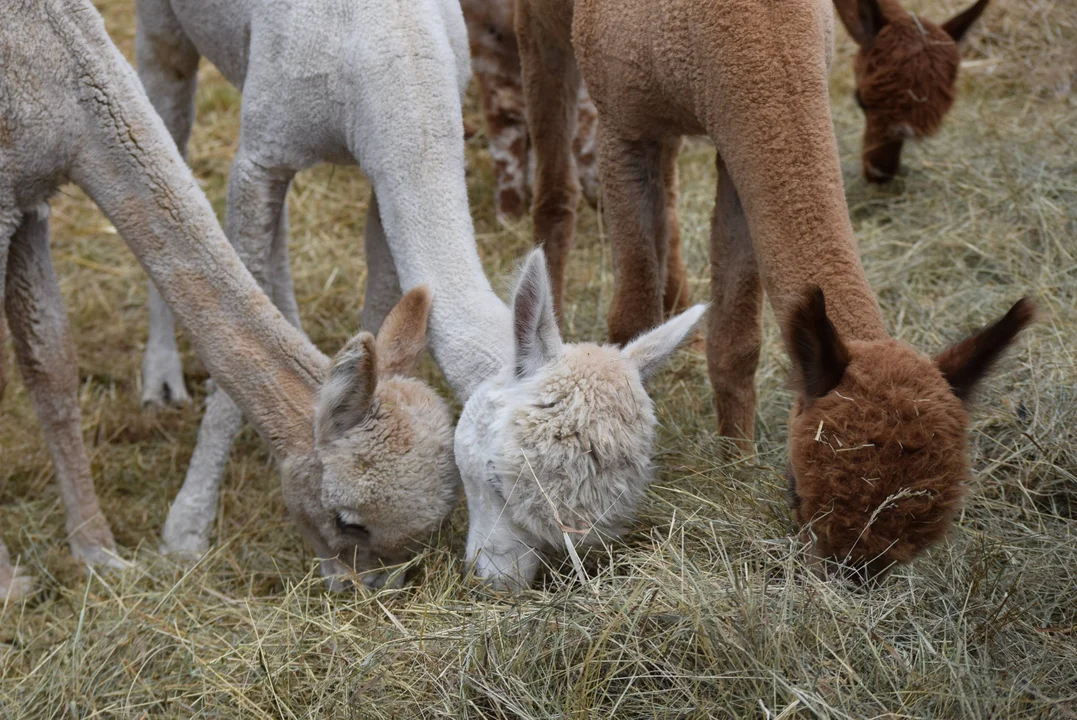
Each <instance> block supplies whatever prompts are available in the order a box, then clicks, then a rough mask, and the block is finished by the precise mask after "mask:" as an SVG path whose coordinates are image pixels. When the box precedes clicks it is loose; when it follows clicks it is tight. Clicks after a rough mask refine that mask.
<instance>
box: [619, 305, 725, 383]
mask: <svg viewBox="0 0 1077 720" xmlns="http://www.w3.org/2000/svg"><path fill="white" fill-rule="evenodd" d="M706 312H707V306H706V305H694V306H692V307H690V308H688V309H687V310H685V311H684V312H682V313H681V314H680V315H678V316H676V317H674V318H670V319H669V320H667V321H666V322H664V323H662V324H661V325H659V326H658V327H656V328H655V329H654V330H648V331H647V332H645V333H644V334H642V335H640V336H639V337H638V338H636V339H635V340H633V341H632V342H630V343H628V345H626V346H625V349H624V350H622V351H621V354H622V355H624V357H625V358H626V359H627V360H629V361H630V362H631V363H632V364H633V365H635V366H636V368H638V369H639V374H640V377H641V378H643V380H644V382H646V381H647V380H649V379H651V378H652V377H654V375H655V373H657V372H658V371H659V370H660V369H661V368H662V366H663V365H665V363H666V361H667V360H669V358H670V356H671V355H672V354H673V353H674V352H675V351H676V350H677V348H679V347H680V346H681V345H682V344H683V343H684V341H685V340H687V339H688V336H689V335H691V334H692V331H693V330H695V329H696V326H698V325H699V321H700V320H702V319H703V314H704V313H706Z"/></svg>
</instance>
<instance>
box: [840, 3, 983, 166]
mask: <svg viewBox="0 0 1077 720" xmlns="http://www.w3.org/2000/svg"><path fill="white" fill-rule="evenodd" d="M987 3H988V0H978V1H977V2H976V4H974V5H973V6H972V7H970V8H968V9H967V10H965V11H964V12H962V13H959V14H958V15H956V16H954V17H953V18H951V19H950V20H948V21H946V22H945V23H943V24H942V25H941V26H940V25H936V24H935V23H933V22H931V21H929V20H927V19H925V18H922V17H920V16H918V15H913V14H911V13H908V12H906V11H905V10H904V9H903V8H902V7H901V6H900V5H898V3H897V1H896V0H834V5H835V7H836V8H837V11H838V17H840V18H841V21H842V23H843V24H844V25H845V28H846V29H847V30H848V31H849V34H850V35H852V37H853V39H854V40H856V42H857V44H859V46H860V50H859V51H858V52H857V55H856V61H855V72H856V102H857V104H858V105H859V106H860V108H861V109H862V110H863V111H864V116H865V123H866V124H865V129H864V151H863V163H864V176H865V177H866V178H867V179H868V180H869V181H870V182H879V183H882V182H887V181H889V180H891V179H892V178H893V177H894V175H895V174H897V170H898V166H899V164H900V162H901V148H902V145H903V143H904V142H905V141H906V140H916V139H920V138H924V137H928V136H930V135H934V134H935V133H936V132H938V130H939V127H940V126H941V125H942V119H943V117H944V116H945V115H946V113H947V112H948V111H949V110H950V106H951V105H953V102H954V93H955V92H956V88H955V83H956V81H957V69H958V67H959V65H960V64H961V55H960V52H959V51H958V47H957V43H958V42H959V41H960V40H961V38H962V37H964V35H965V32H966V31H967V30H968V29H969V27H971V25H972V23H973V22H975V20H976V19H977V18H978V17H979V16H980V13H982V12H983V10H984V8H986V7H987Z"/></svg>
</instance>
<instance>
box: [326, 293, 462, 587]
mask: <svg viewBox="0 0 1077 720" xmlns="http://www.w3.org/2000/svg"><path fill="white" fill-rule="evenodd" d="M429 312H430V291H429V290H428V289H427V288H426V287H420V288H416V289H414V290H412V291H411V292H409V293H408V294H407V295H405V296H404V297H403V299H401V300H400V302H399V303H397V305H396V307H395V308H393V310H392V312H390V313H389V315H388V317H386V319H385V322H384V324H383V325H382V328H381V330H380V332H379V333H378V336H377V338H376V339H375V338H374V336H373V335H371V334H370V333H368V332H361V333H359V334H358V335H356V336H355V337H354V338H352V339H351V340H350V341H349V342H348V344H347V345H345V346H344V348H343V349H342V350H341V351H340V352H339V353H337V355H336V357H335V358H334V359H333V365H332V368H331V369H330V371H329V376H328V378H327V380H326V382H325V384H324V385H323V386H322V388H321V391H320V392H319V395H318V405H317V408H316V410H315V425H314V437H315V446H316V453H317V456H318V460H319V461H320V463H321V470H322V482H321V491H320V497H319V498H317V499H316V501H315V505H316V507H317V511H316V512H310V513H308V515H310V516H311V517H308V518H307V521H308V523H310V524H312V525H314V526H315V528H316V530H317V532H318V535H320V537H321V539H322V541H323V543H324V544H325V545H326V546H327V547H328V550H329V553H330V557H333V558H336V560H337V562H340V563H343V565H344V566H345V568H348V569H351V570H354V571H355V572H358V573H360V574H361V576H362V579H363V582H364V583H366V584H367V585H369V586H378V585H380V584H383V583H384V582H385V579H386V574H385V573H383V572H381V571H380V568H381V567H382V566H386V565H395V564H398V563H401V562H403V561H405V560H407V559H408V557H409V556H410V555H411V554H413V553H414V551H415V549H416V546H417V545H418V544H419V543H421V542H422V541H423V540H424V539H426V538H427V537H429V536H430V534H431V533H432V532H434V531H435V530H437V528H438V527H439V526H440V525H441V523H442V521H443V520H444V519H445V518H446V517H448V515H449V513H450V512H451V511H452V509H453V506H454V505H455V504H456V500H457V494H458V490H459V485H460V480H459V475H458V473H457V471H456V464H455V462H454V460H453V450H452V417H451V415H450V413H449V408H448V406H447V405H446V403H445V402H444V401H443V400H442V399H441V398H439V397H438V396H437V395H436V394H435V393H434V391H433V390H431V389H430V388H429V387H427V386H426V385H425V384H423V383H422V382H420V381H419V380H417V379H414V378H412V377H410V374H411V373H412V371H413V370H414V366H415V362H416V360H417V358H418V356H419V354H420V353H421V352H422V350H423V348H424V346H425V341H426V321H427V316H428V315H429ZM307 505H308V507H309V505H310V503H307Z"/></svg>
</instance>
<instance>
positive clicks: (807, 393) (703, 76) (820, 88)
mask: <svg viewBox="0 0 1077 720" xmlns="http://www.w3.org/2000/svg"><path fill="white" fill-rule="evenodd" d="M516 19H517V35H518V36H519V38H520V49H521V61H522V64H523V70H524V78H525V89H526V91H527V101H528V102H527V106H528V113H529V117H528V120H529V123H530V125H531V128H532V136H533V139H534V142H535V148H536V163H537V175H536V180H535V187H536V196H535V204H534V227H535V233H536V241H538V242H545V243H546V244H547V247H548V248H549V247H550V246H551V245H553V246H554V247H555V248H558V249H559V250H561V251H563V250H565V249H567V247H568V246H569V245H570V244H571V239H572V230H573V228H572V224H573V221H574V215H573V214H572V213H571V212H566V205H567V206H568V207H574V203H573V202H572V201H573V200H574V197H575V195H574V193H575V192H576V190H575V188H574V187H573V184H574V183H573V180H574V178H573V177H572V175H571V174H570V173H569V172H567V167H568V165H567V162H566V160H567V159H568V158H570V157H571V135H570V134H569V133H568V132H566V129H567V127H568V123H569V122H570V119H571V118H572V117H573V108H572V103H571V100H572V98H573V97H574V96H575V92H574V90H575V88H576V86H577V84H578V83H579V81H580V77H581V76H582V79H583V81H584V82H586V84H587V87H588V89H589V90H590V92H591V97H592V98H593V100H594V102H595V106H596V107H597V109H598V114H599V118H600V127H599V136H600V137H599V163H600V167H601V171H602V182H603V198H604V203H605V208H606V213H607V216H606V219H607V223H608V227H609V233H610V240H611V244H612V247H613V260H614V274H615V279H616V287H615V292H614V298H613V302H612V304H611V309H610V318H609V326H610V334H611V337H612V338H614V339H622V340H623V339H626V338H630V337H632V336H634V335H636V334H638V333H639V332H640V331H642V330H645V329H647V328H648V327H649V326H651V325H653V324H655V323H656V322H658V321H659V320H660V319H661V317H662V312H663V299H664V296H665V297H668V294H667V292H666V291H667V282H668V281H669V279H670V278H671V277H673V273H671V272H669V271H668V270H667V267H668V266H667V261H668V260H669V258H670V257H671V256H672V253H671V252H669V248H668V245H669V243H670V242H671V240H672V239H673V238H674V237H675V233H674V228H675V217H676V216H675V207H674V206H673V204H672V203H670V202H669V198H670V197H671V196H672V194H674V193H675V192H676V185H675V177H676V176H675V174H673V173H671V172H670V171H669V167H670V165H669V162H670V157H671V156H673V157H675V153H676V148H677V147H678V144H679V138H680V136H681V135H685V134H705V135H707V136H709V137H710V138H711V139H712V140H713V141H714V143H715V146H716V147H717V150H718V175H719V191H718V197H717V199H716V205H715V217H714V223H713V226H712V234H711V244H712V247H711V259H712V268H711V269H712V272H711V277H712V288H711V290H712V295H713V302H712V306H711V311H710V319H709V322H708V339H707V361H708V369H709V374H710V378H711V382H712V384H713V386H714V391H715V406H716V409H717V414H718V418H719V429H720V431H721V432H723V433H727V434H730V435H733V436H735V437H737V438H740V439H741V440H742V441H743V442H744V444H745V445H749V446H750V440H751V438H752V434H753V431H754V412H755V393H754V388H753V384H754V377H755V366H756V363H757V361H758V357H759V342H760V337H761V322H762V304H761V303H762V292H761V291H765V292H766V294H767V295H768V296H769V297H770V302H771V305H772V306H773V308H774V311H775V313H776V315H777V316H778V317H779V318H783V319H784V321H785V322H784V323H783V329H784V330H785V339H786V347H787V349H788V350H789V352H790V356H791V359H792V360H793V364H794V376H795V377H796V378H798V383H799V384H798V390H799V393H798V398H797V400H796V403H795V405H794V409H793V414H792V416H791V419H790V431H789V455H790V462H791V474H792V480H791V484H792V487H793V489H794V493H795V496H796V499H797V501H796V503H795V505H796V506H797V511H796V516H797V520H798V521H799V522H800V523H801V524H802V525H805V526H809V525H810V528H811V531H812V532H814V534H815V535H816V537H817V541H816V543H815V547H814V553H815V554H816V555H817V556H820V557H824V558H825V557H836V558H848V559H849V560H850V561H852V562H854V563H859V564H867V565H868V566H870V567H871V568H877V567H879V563H889V562H890V561H892V560H897V561H902V562H905V561H908V560H910V559H912V557H913V556H914V555H915V554H916V553H917V552H919V551H920V550H922V549H923V548H925V547H927V546H928V545H930V544H931V543H932V542H934V541H935V540H937V539H938V538H939V537H941V536H942V535H943V534H944V533H945V530H946V527H947V525H948V524H949V521H950V519H951V518H952V517H953V514H954V512H955V511H956V508H957V507H958V504H959V501H960V498H961V492H962V491H961V487H962V483H963V481H964V480H965V478H966V476H967V474H968V469H967V465H966V459H965V433H966V431H967V424H968V420H967V417H966V414H965V410H964V407H963V404H962V402H961V400H960V399H959V396H958V395H955V394H954V392H953V390H952V389H951V385H950V383H949V382H948V380H947V378H946V377H944V376H943V373H942V372H940V369H939V367H938V366H937V365H936V364H935V363H934V362H933V361H932V360H931V359H929V358H927V357H924V356H923V355H920V354H918V353H916V352H915V351H913V350H912V349H911V348H908V347H906V346H904V345H902V344H900V343H898V342H896V341H894V340H892V339H890V338H889V336H888V335H887V333H886V330H885V328H884V327H883V322H882V317H881V314H880V312H879V308H878V305H877V302H876V300H875V296H874V294H873V293H872V291H871V288H870V287H869V286H868V284H867V280H866V279H865V277H864V272H863V269H862V267H861V265H860V258H859V254H858V252H857V247H856V240H855V238H854V237H853V232H852V226H851V224H850V222H849V216H848V210H847V208H846V205H845V194H844V188H843V185H842V178H841V168H840V165H839V161H838V153H837V144H836V141H835V138H834V131H833V125H832V122H831V117H830V105H829V98H828V95H827V69H828V64H829V60H830V56H831V54H832V49H833V16H832V13H831V10H830V7H829V4H828V3H826V2H825V0H782V2H774V1H773V0H576V1H575V3H573V2H572V0H520V2H519V6H518V10H517V16H516ZM950 45H952V43H950ZM577 63H578V67H577ZM566 201H568V202H566ZM562 262H563V260H562ZM555 265H556V263H555V262H551V266H552V267H553V266H555ZM554 277H555V280H556V277H557V276H556V274H555V275H554ZM1008 317H1009V316H1008ZM1026 321H1027V318H1025V316H1024V315H1023V314H1022V313H1021V312H1018V313H1017V315H1016V317H1015V319H1013V320H1011V321H1008V324H1007V327H1010V328H1011V329H1013V333H1009V334H1008V333H994V334H992V332H991V331H986V335H987V336H989V338H988V339H987V340H985V341H984V342H980V341H973V342H972V343H971V344H966V345H965V346H964V347H965V348H966V349H967V350H968V352H965V351H961V352H952V353H950V354H949V355H948V356H952V357H954V358H956V359H957V363H956V364H957V365H958V366H959V367H956V368H951V370H955V371H956V373H957V374H958V375H961V376H963V377H967V378H969V379H970V380H971V381H972V382H975V381H976V380H979V379H980V377H981V376H982V374H983V373H984V372H985V371H986V370H987V369H988V367H989V365H990V359H993V358H994V357H997V355H998V353H1000V352H1001V351H1002V350H1003V349H1004V348H1005V346H1006V345H1007V344H1008V343H1009V341H1010V340H1012V339H1013V335H1015V334H1016V332H1017V330H1019V329H1020V328H1021V327H1023V326H1024V324H1026ZM985 348H989V349H990V353H988V350H987V349H985ZM985 353H988V354H991V353H993V354H991V355H990V358H989V359H987V360H985ZM948 356H947V355H944V356H943V357H948ZM947 374H948V375H949V372H948V373H947ZM962 397H964V396H962ZM820 423H821V424H822V428H821V429H820Z"/></svg>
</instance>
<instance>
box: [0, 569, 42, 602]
mask: <svg viewBox="0 0 1077 720" xmlns="http://www.w3.org/2000/svg"><path fill="white" fill-rule="evenodd" d="M33 592H34V578H33V577H32V576H30V575H27V574H26V573H25V572H23V569H22V568H14V567H11V566H8V567H6V568H5V567H0V606H2V605H3V604H4V603H5V602H17V601H19V600H22V599H24V598H27V597H29V596H30V595H31V594H32V593H33Z"/></svg>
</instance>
